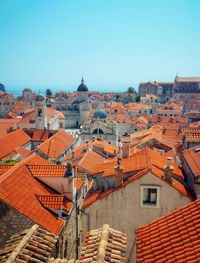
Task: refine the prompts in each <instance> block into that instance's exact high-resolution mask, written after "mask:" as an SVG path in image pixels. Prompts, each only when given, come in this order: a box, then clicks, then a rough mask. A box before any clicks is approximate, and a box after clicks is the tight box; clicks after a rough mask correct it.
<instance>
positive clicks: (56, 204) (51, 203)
mask: <svg viewBox="0 0 200 263" xmlns="http://www.w3.org/2000/svg"><path fill="white" fill-rule="evenodd" d="M37 199H38V200H39V201H40V202H41V204H42V205H43V206H44V207H46V208H53V209H60V208H63V209H65V210H66V211H68V212H69V211H70V210H71V208H72V204H73V203H72V202H71V201H69V200H66V199H65V197H64V195H58V194H51V195H37Z"/></svg>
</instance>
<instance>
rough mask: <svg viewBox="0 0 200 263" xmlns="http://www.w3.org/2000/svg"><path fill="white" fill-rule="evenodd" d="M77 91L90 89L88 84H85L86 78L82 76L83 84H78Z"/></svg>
mask: <svg viewBox="0 0 200 263" xmlns="http://www.w3.org/2000/svg"><path fill="white" fill-rule="evenodd" d="M77 91H88V88H87V86H86V85H85V84H84V79H83V78H82V80H81V84H80V85H79V86H78V89H77Z"/></svg>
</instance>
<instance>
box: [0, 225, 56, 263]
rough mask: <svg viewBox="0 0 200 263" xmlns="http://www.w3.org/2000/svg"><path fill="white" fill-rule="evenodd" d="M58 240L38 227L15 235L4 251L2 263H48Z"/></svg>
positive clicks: (1, 257) (1, 258) (1, 255)
mask: <svg viewBox="0 0 200 263" xmlns="http://www.w3.org/2000/svg"><path fill="white" fill-rule="evenodd" d="M57 240H58V237H57V236H56V235H53V234H51V233H49V232H48V231H46V230H44V229H42V228H41V227H39V226H38V225H33V226H32V227H31V228H30V229H26V230H23V231H21V232H19V233H16V234H15V235H13V236H12V237H11V238H10V239H9V240H8V241H7V242H6V245H5V247H4V248H3V249H0V262H2V263H3V262H47V260H48V257H49V256H50V255H51V252H52V250H53V249H54V247H55V244H56V242H57Z"/></svg>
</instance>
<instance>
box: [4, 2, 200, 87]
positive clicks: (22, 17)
mask: <svg viewBox="0 0 200 263" xmlns="http://www.w3.org/2000/svg"><path fill="white" fill-rule="evenodd" d="M0 13H1V15H0V82H1V83H4V84H5V85H19V84H20V85H25V84H29V85H51V84H52V85H57V84H58V85H63V84H72V85H74V84H75V83H79V82H80V78H81V76H82V75H83V76H84V78H85V81H86V84H88V86H89V85H91V84H98V85H99V84H100V85H112V84H124V83H130V84H131V83H138V82H140V81H148V80H157V81H172V80H173V78H174V77H175V74H176V72H178V74H179V75H180V76H200V15H199V14H200V1H199V0H166V1H162V0H0Z"/></svg>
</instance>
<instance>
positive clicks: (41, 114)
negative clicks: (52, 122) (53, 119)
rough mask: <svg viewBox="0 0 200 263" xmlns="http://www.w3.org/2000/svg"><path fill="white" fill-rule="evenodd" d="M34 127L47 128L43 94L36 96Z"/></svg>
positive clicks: (38, 128)
mask: <svg viewBox="0 0 200 263" xmlns="http://www.w3.org/2000/svg"><path fill="white" fill-rule="evenodd" d="M35 128H36V129H37V130H44V129H47V109H46V103H45V98H44V96H43V95H37V96H36V102H35Z"/></svg>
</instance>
